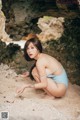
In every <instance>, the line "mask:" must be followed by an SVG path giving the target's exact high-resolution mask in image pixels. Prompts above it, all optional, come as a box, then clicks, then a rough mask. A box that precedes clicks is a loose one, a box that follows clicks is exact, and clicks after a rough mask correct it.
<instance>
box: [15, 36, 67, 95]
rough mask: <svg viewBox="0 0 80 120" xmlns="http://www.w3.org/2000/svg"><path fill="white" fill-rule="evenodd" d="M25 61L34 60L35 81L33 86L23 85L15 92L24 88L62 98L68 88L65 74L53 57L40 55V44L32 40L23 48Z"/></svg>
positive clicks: (36, 40) (34, 39) (33, 74)
mask: <svg viewBox="0 0 80 120" xmlns="http://www.w3.org/2000/svg"><path fill="white" fill-rule="evenodd" d="M24 56H25V59H26V60H28V61H30V60H35V65H34V67H33V69H32V72H31V73H32V76H33V78H34V79H35V81H36V84H34V85H24V86H22V88H20V89H18V90H17V93H21V92H23V91H24V89H25V88H34V89H43V90H44V91H45V92H46V93H47V94H48V95H49V96H53V97H62V96H64V95H65V93H66V90H67V87H68V78H67V75H66V72H65V70H64V68H63V66H62V65H61V63H60V62H59V61H57V60H56V59H55V58H54V57H52V56H50V55H47V54H44V53H42V45H41V42H40V41H39V40H38V39H36V38H32V39H30V40H28V41H27V42H26V43H25V46H24Z"/></svg>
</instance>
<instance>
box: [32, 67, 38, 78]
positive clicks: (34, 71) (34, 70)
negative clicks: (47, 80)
mask: <svg viewBox="0 0 80 120" xmlns="http://www.w3.org/2000/svg"><path fill="white" fill-rule="evenodd" d="M35 75H37V70H36V67H34V68H33V70H32V76H33V77H34V76H35Z"/></svg>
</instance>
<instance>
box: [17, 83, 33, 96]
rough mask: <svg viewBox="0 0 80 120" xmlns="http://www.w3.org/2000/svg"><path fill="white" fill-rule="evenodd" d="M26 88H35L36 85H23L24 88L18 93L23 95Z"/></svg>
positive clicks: (19, 89)
mask: <svg viewBox="0 0 80 120" xmlns="http://www.w3.org/2000/svg"><path fill="white" fill-rule="evenodd" d="M25 88H34V85H31V84H28V85H23V86H22V87H20V88H18V89H17V91H16V92H17V93H18V94H21V93H22V92H24V90H25Z"/></svg>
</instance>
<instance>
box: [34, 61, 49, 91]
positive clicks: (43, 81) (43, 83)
mask: <svg viewBox="0 0 80 120" xmlns="http://www.w3.org/2000/svg"><path fill="white" fill-rule="evenodd" d="M45 67H46V66H45V60H39V61H38V62H37V63H36V68H37V70H38V74H39V79H40V83H36V84H35V85H34V87H35V89H41V88H46V87H47V77H46V69H45Z"/></svg>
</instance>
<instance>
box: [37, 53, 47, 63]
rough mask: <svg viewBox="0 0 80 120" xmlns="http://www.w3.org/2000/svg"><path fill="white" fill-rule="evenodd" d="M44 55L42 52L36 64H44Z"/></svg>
mask: <svg viewBox="0 0 80 120" xmlns="http://www.w3.org/2000/svg"><path fill="white" fill-rule="evenodd" d="M45 64H46V57H45V54H42V55H41V57H40V58H39V59H38V60H37V62H36V65H45Z"/></svg>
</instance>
